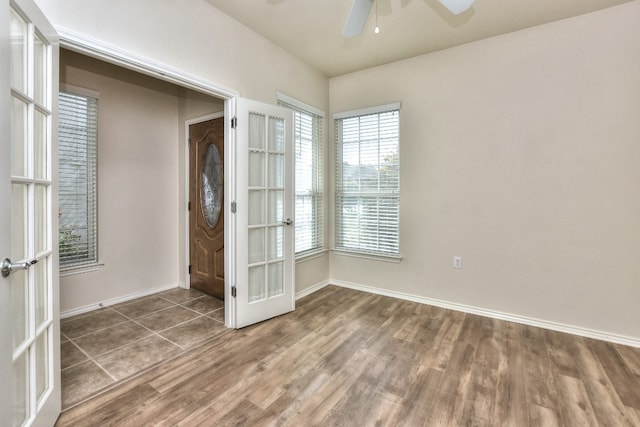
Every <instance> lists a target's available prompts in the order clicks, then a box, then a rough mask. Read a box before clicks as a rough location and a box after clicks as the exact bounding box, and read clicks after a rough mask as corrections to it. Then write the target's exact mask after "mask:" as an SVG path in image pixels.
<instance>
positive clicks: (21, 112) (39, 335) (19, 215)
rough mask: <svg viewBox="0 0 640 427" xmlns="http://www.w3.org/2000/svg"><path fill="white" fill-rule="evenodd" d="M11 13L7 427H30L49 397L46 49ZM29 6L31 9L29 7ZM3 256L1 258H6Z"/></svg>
mask: <svg viewBox="0 0 640 427" xmlns="http://www.w3.org/2000/svg"><path fill="white" fill-rule="evenodd" d="M19 4H20V2H17V3H16V4H15V5H14V4H13V3H12V4H11V6H10V17H9V21H10V25H9V28H10V44H11V48H10V64H11V65H10V82H11V105H12V108H11V117H10V120H11V123H10V128H11V135H10V141H11V168H10V169H11V188H12V197H11V230H12V231H11V251H10V252H11V253H10V257H11V261H12V262H13V263H28V264H29V265H30V266H31V267H30V268H27V269H24V270H20V271H17V272H14V273H12V274H11V275H10V276H9V277H8V280H9V282H10V286H11V289H12V313H13V314H12V317H13V320H12V327H11V331H12V340H11V342H12V344H13V349H12V360H13V393H12V401H11V410H12V411H11V412H12V417H11V421H10V425H12V426H24V425H31V424H32V423H33V422H34V421H35V420H36V415H37V413H38V411H39V410H40V409H41V408H42V406H43V405H44V402H45V401H46V400H47V397H48V396H49V395H50V394H51V393H52V390H53V383H54V381H53V378H54V377H53V375H54V369H53V366H54V358H53V352H52V348H53V342H54V337H53V333H54V320H53V314H52V312H53V301H52V295H53V293H52V288H53V270H52V264H53V263H52V257H53V241H52V231H53V222H52V220H53V217H52V170H51V166H52V163H51V159H52V156H51V154H52V153H51V147H52V144H53V135H52V129H53V123H52V121H53V112H52V104H51V102H52V96H51V93H52V84H53V73H52V70H53V61H52V54H53V50H52V49H53V48H52V45H51V44H50V43H49V42H47V41H46V37H44V36H43V35H41V34H40V33H39V31H38V28H37V27H36V25H34V23H33V22H32V21H31V20H30V19H29V16H27V14H26V13H25V12H24V11H23V10H22V9H20V6H19ZM29 7H32V6H31V5H29ZM5 256H6V255H5Z"/></svg>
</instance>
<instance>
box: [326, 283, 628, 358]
mask: <svg viewBox="0 0 640 427" xmlns="http://www.w3.org/2000/svg"><path fill="white" fill-rule="evenodd" d="M328 282H329V283H330V284H332V285H336V286H340V287H343V288H349V289H355V290H358V291H363V292H369V293H372V294H377V295H384V296H387V297H392V298H398V299H402V300H406V301H413V302H417V303H420V304H427V305H433V306H436V307H441V308H447V309H449V310H455V311H461V312H463V313H469V314H476V315H478V316H484V317H490V318H493V319H499V320H506V321H509V322H514V323H520V324H523V325H528V326H535V327H538V328H543V329H549V330H552V331H557V332H564V333H567V334H572V335H577V336H581V337H585V338H593V339H596V340H601V341H608V342H612V343H615V344H622V345H628V346H631V347H637V348H640V339H638V338H634V337H629V336H625V335H618V334H612V333H609V332H603V331H598V330H594V329H588V328H582V327H579V326H573V325H567V324H563V323H557V322H550V321H547V320H541V319H534V318H531V317H526V316H518V315H516V314H510V313H502V312H499V311H494V310H487V309H484V308H478V307H472V306H468V305H464V304H458V303H453V302H448V301H442V300H437V299H432V298H426V297H421V296H418V295H412V294H406V293H403V292H396V291H389V290H387V289H381V288H376V287H373V286H366V285H361V284H358V283H351V282H345V281H342V280H332V279H330V280H328ZM325 286H326V285H325Z"/></svg>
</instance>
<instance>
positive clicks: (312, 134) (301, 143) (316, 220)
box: [278, 96, 324, 255]
mask: <svg viewBox="0 0 640 427" xmlns="http://www.w3.org/2000/svg"><path fill="white" fill-rule="evenodd" d="M285 98H286V97H285ZM287 101H289V102H287ZM287 101H285V100H283V99H281V98H280V96H279V101H278V104H279V105H282V106H284V107H287V108H291V109H292V110H293V120H294V138H295V169H296V172H295V181H296V182H295V214H296V216H295V246H296V248H295V251H296V255H301V254H302V255H304V254H305V253H309V252H313V251H316V250H319V249H322V248H323V247H324V220H323V212H324V201H323V191H322V190H323V174H322V169H323V165H322V161H323V159H322V120H323V118H322V116H321V115H319V114H315V113H313V112H310V111H306V110H304V109H302V108H300V107H299V106H298V105H295V104H297V103H295V104H294V103H293V102H292V101H291V100H290V99H287Z"/></svg>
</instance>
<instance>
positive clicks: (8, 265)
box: [0, 258, 38, 277]
mask: <svg viewBox="0 0 640 427" xmlns="http://www.w3.org/2000/svg"><path fill="white" fill-rule="evenodd" d="M37 262H38V260H37V259H32V260H31V261H25V262H11V260H10V259H9V258H5V259H4V260H2V265H0V267H1V268H2V277H7V276H8V275H10V274H11V273H13V272H15V271H18V270H27V269H29V267H31V266H32V265H33V264H35V263H37Z"/></svg>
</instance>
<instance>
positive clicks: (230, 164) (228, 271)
mask: <svg viewBox="0 0 640 427" xmlns="http://www.w3.org/2000/svg"><path fill="white" fill-rule="evenodd" d="M56 30H57V31H58V35H59V36H60V47H62V48H65V49H69V50H72V51H75V52H78V53H81V54H83V55H86V56H89V57H92V58H97V59H100V60H102V61H105V62H108V63H111V64H115V65H118V66H120V67H123V68H127V69H129V70H133V71H137V72H139V73H142V74H146V75H148V76H151V77H154V78H157V79H159V80H164V81H167V82H170V83H173V84H175V85H177V86H181V87H184V88H187V89H191V90H194V91H197V92H201V93H204V94H206V95H211V96H213V97H216V98H219V99H222V100H223V101H224V117H226V118H227V120H225V123H224V164H225V169H224V181H225V183H224V192H225V206H224V215H225V226H224V241H225V246H224V259H225V261H224V269H225V285H224V286H225V295H231V287H232V284H233V283H235V280H236V277H235V275H236V270H235V257H234V256H233V254H234V253H235V249H236V240H235V233H234V230H235V226H236V224H235V219H234V216H233V215H232V214H231V203H230V202H231V201H233V200H235V185H236V182H235V172H236V170H235V150H234V147H235V145H236V141H235V139H236V135H235V132H234V131H233V130H232V129H231V120H230V119H231V118H232V117H234V115H235V111H236V98H237V97H238V96H239V92H237V91H235V90H233V89H229V88H226V87H224V86H221V85H217V84H215V83H213V82H210V81H208V80H205V79H202V78H200V77H198V76H196V75H193V74H189V73H186V72H185V71H183V70H180V69H177V68H173V67H170V66H167V65H166V64H162V63H160V62H155V61H153V60H150V59H148V58H144V57H141V56H138V55H135V54H132V53H131V52H127V51H125V50H122V49H120V48H118V47H116V46H113V45H108V44H105V43H102V42H100V41H97V40H94V39H90V38H88V37H86V36H84V35H81V34H78V33H75V32H73V31H70V30H68V29H66V28H62V27H56ZM187 149H188V147H187ZM188 160H189V159H188V156H187V158H186V161H187V162H188ZM186 173H187V175H186V176H187V186H188V173H189V170H188V167H187V169H186ZM187 188H188V187H187ZM188 196H189V194H188V191H187V198H188ZM184 206H185V208H186V203H185V205H184ZM186 222H187V227H188V223H189V219H188V216H187V221H186ZM187 231H188V229H187ZM185 240H186V243H184V244H185V245H186V247H187V248H188V245H189V234H188V233H187V234H186V236H185ZM187 254H188V250H187ZM176 261H177V260H176ZM186 265H189V264H188V260H187V264H186ZM187 277H188V271H187ZM187 283H188V281H187ZM224 305H225V307H224V314H225V322H224V323H225V326H226V327H228V328H235V326H236V325H235V318H236V316H235V304H233V302H232V299H231V298H225V303H224Z"/></svg>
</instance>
